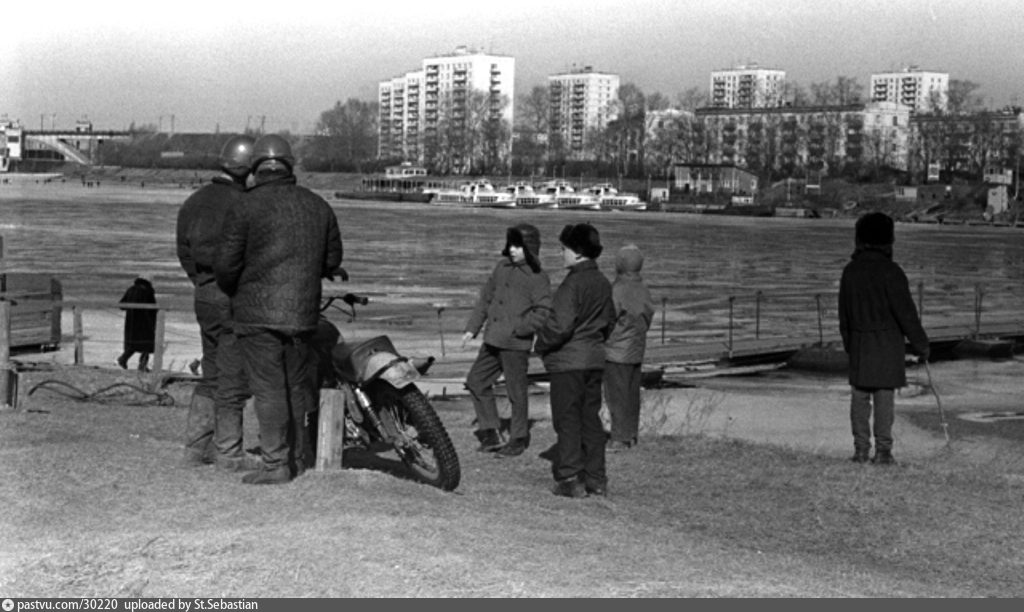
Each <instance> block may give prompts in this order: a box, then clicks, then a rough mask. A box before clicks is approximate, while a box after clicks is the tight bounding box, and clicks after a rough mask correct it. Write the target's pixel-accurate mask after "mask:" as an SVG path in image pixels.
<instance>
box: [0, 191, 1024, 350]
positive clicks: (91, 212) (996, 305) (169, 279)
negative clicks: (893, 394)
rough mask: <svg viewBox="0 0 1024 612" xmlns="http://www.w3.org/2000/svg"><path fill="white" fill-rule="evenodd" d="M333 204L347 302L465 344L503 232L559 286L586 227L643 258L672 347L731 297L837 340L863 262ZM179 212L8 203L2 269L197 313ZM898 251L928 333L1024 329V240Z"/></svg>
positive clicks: (766, 326) (135, 205)
mask: <svg viewBox="0 0 1024 612" xmlns="http://www.w3.org/2000/svg"><path fill="white" fill-rule="evenodd" d="M187 193H188V192H187V191H182V195H181V200H183V199H184V197H185V196H186V195H187ZM331 204H332V206H333V207H334V208H335V210H336V211H337V214H338V219H339V221H340V225H341V228H342V237H343V241H344V245H345V261H344V266H345V267H346V268H347V269H348V271H349V272H350V274H351V281H350V282H349V283H348V284H347V286H345V287H344V289H345V290H350V291H356V292H362V293H368V294H370V295H371V296H372V297H373V300H374V313H375V314H378V315H394V316H403V317H411V318H413V319H422V320H423V322H424V323H428V322H430V321H431V318H433V319H434V320H436V317H437V308H438V307H444V308H445V311H446V312H447V313H448V315H446V321H447V320H449V318H450V320H451V323H450V325H452V326H453V333H457V332H458V331H461V330H456V329H454V327H458V325H460V324H461V321H457V320H461V319H462V318H463V317H462V316H461V315H459V314H457V313H459V311H460V309H465V308H468V307H469V306H471V305H472V302H473V300H474V298H475V296H476V292H477V290H478V287H479V285H480V284H481V283H482V282H483V280H484V279H485V278H486V276H487V275H488V273H489V272H490V270H491V268H492V267H493V265H494V262H495V260H496V259H497V258H498V257H499V253H500V251H501V249H502V247H503V246H504V245H503V242H504V234H505V228H506V227H508V226H509V225H513V224H515V223H519V222H523V221H526V222H530V223H533V224H534V225H536V226H537V227H539V228H540V230H541V235H542V240H543V245H542V249H541V251H542V253H541V258H542V260H543V263H544V266H545V268H546V269H547V270H548V271H549V273H550V274H551V276H552V282H553V283H555V284H557V283H558V282H560V280H561V278H562V276H563V271H562V270H561V269H560V256H559V251H558V248H557V236H558V233H559V231H560V230H561V228H562V226H563V225H564V224H566V223H576V222H581V221H588V222H591V223H593V224H594V225H595V226H596V227H597V228H598V230H599V231H600V232H601V237H602V242H603V243H604V244H605V254H604V255H603V256H602V257H601V258H600V260H599V263H600V265H601V268H602V269H603V270H604V271H605V273H606V274H607V275H608V276H609V277H613V276H614V269H613V255H614V252H615V250H616V249H617V248H618V247H620V246H622V245H623V244H626V243H628V242H634V243H636V244H638V245H639V246H640V247H641V248H642V249H643V251H644V252H645V254H646V257H647V259H646V264H645V266H644V277H645V279H646V281H647V283H648V285H649V287H650V288H651V291H652V293H653V294H654V296H655V300H656V301H657V302H658V305H659V309H661V308H662V306H663V307H664V320H665V328H666V329H667V331H668V335H669V337H670V338H679V339H688V338H700V339H709V338H721V337H723V336H724V335H725V334H726V333H727V328H728V320H729V312H730V300H729V298H730V297H734V298H735V300H734V301H733V303H732V317H733V320H734V325H735V328H734V332H735V333H736V334H737V336H743V335H752V334H753V333H755V331H757V332H759V333H760V334H762V335H817V334H818V330H819V327H818V324H819V323H818V322H819V318H818V313H819V304H820V312H821V325H822V329H823V331H824V333H825V334H826V335H829V334H834V332H835V330H836V322H835V308H834V303H835V293H836V289H837V286H838V280H839V275H840V273H841V270H842V268H843V266H844V265H845V263H846V262H847V260H848V259H849V256H850V253H851V251H852V248H853V220H852V219H815V220H803V219H777V218H747V217H722V216H710V215H688V214H680V213H641V212H636V213H607V212H589V211H588V212H583V211H557V210H541V211H525V210H494V209H455V208H446V207H440V206H430V205H423V204H395V203H375V202H354V201H345V200H332V201H331ZM178 206H179V202H178V201H176V200H174V199H173V198H172V199H169V200H168V199H165V200H164V201H161V202H157V203H154V202H152V201H137V202H136V201H126V199H124V198H119V201H102V200H97V199H95V198H92V199H86V200H83V201H68V200H67V198H62V199H53V200H28V199H11V198H6V199H2V200H0V234H2V235H3V238H4V243H5V250H6V259H5V260H4V265H5V268H6V270H7V271H31V272H38V273H45V274H51V275H53V276H55V277H56V278H58V279H60V281H61V282H62V283H63V287H64V294H65V299H67V300H81V301H89V302H106V303H112V302H114V301H116V300H117V299H118V298H119V297H120V296H121V294H122V293H123V291H124V290H125V288H127V287H128V285H129V284H130V283H131V280H132V279H133V278H134V277H135V276H139V275H141V276H146V277H148V278H150V279H151V280H152V281H153V284H154V286H155V287H156V289H157V293H158V299H159V300H160V301H161V303H162V304H164V305H166V306H169V307H170V308H172V309H177V308H180V309H186V310H187V309H188V308H189V307H190V287H189V285H188V282H187V279H186V278H185V275H184V273H183V272H182V271H181V269H180V267H179V265H178V262H177V259H176V257H175V251H174V225H175V218H176V215H177V211H178ZM896 236H897V238H896V249H895V258H896V260H897V261H898V262H899V263H900V264H901V265H902V266H903V268H904V269H905V270H906V272H907V275H908V277H909V279H910V282H911V286H912V290H913V291H914V295H915V298H917V297H919V296H920V297H923V306H924V315H925V317H924V319H925V325H926V327H927V326H928V325H936V324H947V323H948V322H950V321H951V320H953V319H956V320H958V321H973V319H974V307H975V303H976V296H977V292H978V291H979V290H980V291H981V296H982V310H983V317H984V318H985V319H986V320H991V319H996V318H998V319H1008V318H1009V319H1017V318H1019V313H1020V311H1021V306H1022V305H1024V283H1022V279H1024V232H1022V230H1020V229H1013V228H986V227H965V226H940V225H911V224H899V225H897V232H896ZM339 289H340V287H339ZM758 292H761V297H760V298H759V299H755V296H756V295H757V293H758ZM758 313H759V314H760V320H759V321H758V320H757V314H758ZM661 321H662V312H661V311H659V313H658V315H657V320H656V329H654V330H652V333H657V332H660V328H661Z"/></svg>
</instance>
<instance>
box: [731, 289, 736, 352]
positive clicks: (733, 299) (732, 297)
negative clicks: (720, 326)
mask: <svg viewBox="0 0 1024 612" xmlns="http://www.w3.org/2000/svg"><path fill="white" fill-rule="evenodd" d="M735 302H736V296H734V295H730V296H729V358H730V359H732V307H733V304H734V303H735Z"/></svg>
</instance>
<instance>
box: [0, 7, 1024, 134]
mask: <svg viewBox="0 0 1024 612" xmlns="http://www.w3.org/2000/svg"><path fill="white" fill-rule="evenodd" d="M353 4H356V3H352V2H340V1H337V0H278V1H276V2H266V1H264V0H250V1H248V2H236V1H235V0H217V1H210V0H206V1H205V2H201V1H197V0H168V1H166V2H147V1H144V0H133V1H131V2H127V1H122V0H93V1H91V2H82V1H81V0H78V1H76V2H70V1H67V0H51V1H45V0H44V1H43V2H40V3H39V4H35V3H32V2H29V1H25V0H21V1H19V2H17V4H16V6H14V7H5V8H4V10H3V12H2V14H3V22H4V27H3V29H2V32H0V117H3V116H4V115H6V116H7V118H8V119H12V120H20V121H21V122H22V123H23V124H24V125H25V126H26V127H27V128H28V129H38V128H40V127H43V128H45V129H50V128H57V129H64V128H69V129H70V128H72V127H73V126H74V125H75V122H76V121H77V120H79V119H86V118H87V119H88V120H90V121H92V123H93V126H94V128H95V129H104V130H105V129H111V130H119V129H127V128H128V127H129V126H130V125H131V124H132V123H134V124H136V125H145V124H150V125H153V126H156V127H157V128H158V129H162V130H164V131H170V130H171V129H172V128H173V129H174V131H178V132H214V131H218V130H219V131H226V132H238V131H241V130H244V129H245V128H246V127H251V128H256V127H262V128H263V129H264V130H266V131H268V132H271V131H282V130H288V131H291V132H296V133H308V132H310V131H312V130H313V128H314V126H315V125H316V122H317V120H318V119H319V116H320V113H322V112H323V111H325V110H328V109H330V108H331V107H333V106H334V104H335V102H338V101H341V102H344V101H345V100H347V99H349V98H358V99H361V100H368V101H372V100H376V97H377V85H378V83H379V82H380V81H382V80H386V79H390V78H392V77H395V76H399V75H402V74H404V73H406V72H409V71H412V70H417V69H419V68H420V64H421V60H422V59H423V58H425V57H431V56H436V55H444V54H448V53H450V52H451V51H452V50H454V49H455V47H457V46H460V45H466V46H469V47H471V48H476V49H479V50H482V51H485V52H490V53H494V54H498V55H507V56H512V57H514V58H515V70H516V79H515V80H516V83H515V87H516V92H517V95H521V94H524V93H526V92H528V91H529V90H530V89H531V88H532V87H534V86H536V85H544V84H546V77H547V76H548V75H549V74H554V73H558V72H564V71H566V70H569V69H571V68H573V67H574V66H577V67H582V66H592V67H593V68H594V70H598V71H603V72H612V73H616V74H618V75H619V77H620V79H621V82H623V83H633V84H635V85H637V86H638V87H639V88H640V89H641V90H642V91H643V92H644V93H647V94H650V93H654V92H659V93H661V94H663V95H665V96H667V97H668V98H669V99H675V98H676V96H677V95H678V94H679V93H680V92H682V91H685V90H687V89H690V88H694V87H696V88H700V89H704V90H706V89H707V88H708V84H709V80H710V73H711V71H712V70H719V69H723V68H730V67H733V66H735V65H738V64H750V63H757V64H758V65H760V66H761V67H765V68H774V69H780V70H785V71H786V79H787V81H790V82H793V81H795V82H797V83H800V84H803V85H807V84H810V83H816V82H822V81H834V80H835V78H836V77H838V76H849V77H854V78H856V79H857V80H858V81H859V82H860V83H861V84H862V85H864V86H865V89H866V88H867V85H868V81H869V79H870V75H871V74H872V73H877V72H887V71H891V70H900V69H902V68H903V67H905V66H908V65H916V66H918V67H919V68H921V69H922V70H929V71H938V72H948V73H949V75H950V78H951V79H960V80H969V81H973V82H975V83H978V84H979V85H980V86H981V87H980V89H979V93H981V94H982V95H983V96H984V102H985V104H986V106H988V107H990V108H999V107H1003V106H1005V105H1008V104H1014V105H1021V104H1024V3H1022V2H1021V1H1020V0H727V1H722V0H631V1H627V0H505V1H503V2H494V1H491V0H477V1H475V2H471V1H467V0H434V1H430V2H428V1H424V0H384V1H379V2H373V1H372V0H371V1H368V0H359V1H358V4H357V5H355V6H353Z"/></svg>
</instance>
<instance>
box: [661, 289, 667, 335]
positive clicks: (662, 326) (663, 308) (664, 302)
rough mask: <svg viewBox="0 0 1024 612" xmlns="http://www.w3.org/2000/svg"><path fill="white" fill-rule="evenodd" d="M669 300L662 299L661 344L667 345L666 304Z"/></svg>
mask: <svg viewBox="0 0 1024 612" xmlns="http://www.w3.org/2000/svg"><path fill="white" fill-rule="evenodd" d="M667 303H668V298H661V343H662V344H665V304H667Z"/></svg>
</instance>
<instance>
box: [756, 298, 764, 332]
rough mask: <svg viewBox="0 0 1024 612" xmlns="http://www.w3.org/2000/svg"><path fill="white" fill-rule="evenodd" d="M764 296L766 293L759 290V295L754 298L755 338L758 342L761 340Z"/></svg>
mask: <svg viewBox="0 0 1024 612" xmlns="http://www.w3.org/2000/svg"><path fill="white" fill-rule="evenodd" d="M763 296H764V293H763V292H762V291H760V290H758V292H757V295H755V296H754V298H755V307H754V338H756V339H758V340H760V339H761V298H762V297H763Z"/></svg>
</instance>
